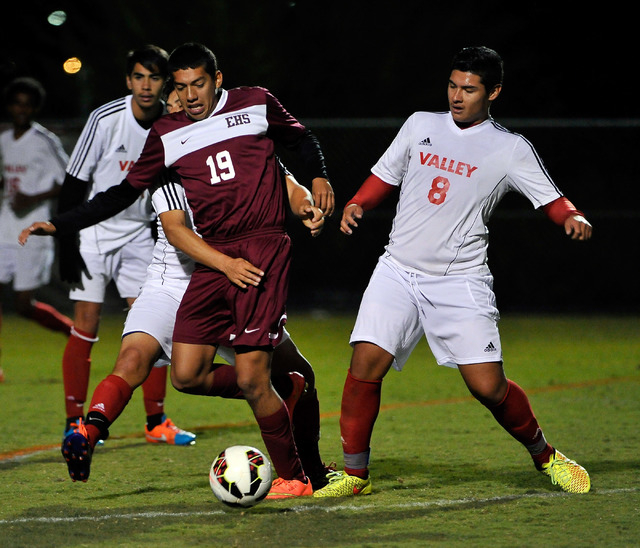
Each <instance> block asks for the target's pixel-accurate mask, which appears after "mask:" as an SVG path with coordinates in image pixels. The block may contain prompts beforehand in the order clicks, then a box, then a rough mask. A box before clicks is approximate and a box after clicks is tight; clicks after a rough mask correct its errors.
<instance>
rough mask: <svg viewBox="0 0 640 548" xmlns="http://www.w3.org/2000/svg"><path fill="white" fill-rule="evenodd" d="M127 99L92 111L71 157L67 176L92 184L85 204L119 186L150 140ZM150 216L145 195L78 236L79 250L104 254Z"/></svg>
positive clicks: (140, 229) (142, 228) (129, 237)
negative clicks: (147, 140) (98, 194)
mask: <svg viewBox="0 0 640 548" xmlns="http://www.w3.org/2000/svg"><path fill="white" fill-rule="evenodd" d="M132 100H133V99H132V96H131V95H128V96H126V97H121V98H120V99H116V100H115V101H111V102H110V103H107V104H105V105H103V106H101V107H99V108H97V109H96V110H94V111H93V112H92V113H91V114H90V116H89V119H88V120H87V123H86V124H85V126H84V129H83V130H82V133H81V134H80V138H79V139H78V142H77V143H76V146H75V148H74V150H73V152H72V154H71V159H70V161H69V164H68V166H67V173H69V174H70V175H72V176H73V177H76V178H78V179H81V180H83V181H91V189H90V192H89V196H88V198H89V199H90V198H92V197H93V196H94V195H95V194H97V193H98V192H102V191H105V190H107V189H108V188H110V187H112V186H114V185H117V184H119V183H120V182H121V181H122V180H123V179H124V178H125V177H126V175H127V173H128V172H129V170H130V169H131V168H132V167H133V164H134V163H135V162H136V160H137V159H138V156H140V152H142V147H143V146H144V143H145V141H146V139H147V135H148V134H149V130H148V129H144V128H143V127H141V126H140V124H139V123H138V122H137V121H136V119H135V117H134V115H133V111H132V109H131V101H132ZM151 218H152V216H151V203H150V198H149V194H148V193H147V192H145V193H143V194H142V196H141V197H140V198H139V199H138V200H137V201H136V202H135V203H134V204H133V205H131V206H129V207H128V208H127V209H125V210H124V211H122V212H121V213H118V214H117V215H115V216H114V217H111V218H110V219H107V220H106V221H103V222H101V223H98V224H97V225H94V226H91V227H88V228H85V229H83V230H81V231H80V249H81V250H82V251H90V252H93V253H102V254H104V253H108V252H110V251H113V250H115V249H118V248H120V247H122V246H123V245H124V244H126V243H127V242H129V241H131V240H132V239H134V238H135V237H136V236H138V235H139V234H140V233H141V232H143V231H145V230H148V227H149V221H150V219H151Z"/></svg>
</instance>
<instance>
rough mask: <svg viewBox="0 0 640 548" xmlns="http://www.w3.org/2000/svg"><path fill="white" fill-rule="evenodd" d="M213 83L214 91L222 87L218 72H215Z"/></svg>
mask: <svg viewBox="0 0 640 548" xmlns="http://www.w3.org/2000/svg"><path fill="white" fill-rule="evenodd" d="M214 81H215V83H216V89H218V88H219V87H220V86H221V85H222V73H221V72H220V71H218V72H216V77H215V78H214Z"/></svg>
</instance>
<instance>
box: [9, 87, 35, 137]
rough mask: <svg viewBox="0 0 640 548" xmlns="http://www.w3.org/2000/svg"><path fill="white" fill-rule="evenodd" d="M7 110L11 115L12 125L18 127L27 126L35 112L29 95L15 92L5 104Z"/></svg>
mask: <svg viewBox="0 0 640 548" xmlns="http://www.w3.org/2000/svg"><path fill="white" fill-rule="evenodd" d="M7 112H8V113H9V116H10V117H11V121H12V122H13V125H14V126H16V127H19V128H24V127H27V126H29V125H30V124H31V120H33V117H34V116H35V114H36V107H35V105H34V104H33V100H32V98H31V95H29V94H28V93H16V94H15V95H14V97H13V101H11V102H10V103H9V104H8V105H7Z"/></svg>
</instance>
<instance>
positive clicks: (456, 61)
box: [451, 46, 504, 92]
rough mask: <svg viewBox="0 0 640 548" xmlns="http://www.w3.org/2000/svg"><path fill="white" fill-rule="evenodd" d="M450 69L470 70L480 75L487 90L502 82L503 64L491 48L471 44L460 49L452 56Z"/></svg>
mask: <svg viewBox="0 0 640 548" xmlns="http://www.w3.org/2000/svg"><path fill="white" fill-rule="evenodd" d="M451 70H452V71H453V70H459V71H461V72H472V73H473V74H477V75H478V76H480V81H481V82H482V83H483V85H484V87H485V88H486V90H487V92H489V91H492V90H493V88H495V87H496V86H498V85H501V84H502V78H503V77H504V64H503V62H502V58H501V57H500V55H498V53H496V52H495V51H494V50H492V49H491V48H487V47H485V46H472V47H468V48H464V49H462V50H461V51H460V52H458V54H457V55H456V56H455V57H454V58H453V63H452V64H451Z"/></svg>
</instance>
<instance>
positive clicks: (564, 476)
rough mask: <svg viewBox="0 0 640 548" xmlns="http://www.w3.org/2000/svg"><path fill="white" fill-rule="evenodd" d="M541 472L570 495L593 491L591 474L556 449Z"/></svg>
mask: <svg viewBox="0 0 640 548" xmlns="http://www.w3.org/2000/svg"><path fill="white" fill-rule="evenodd" d="M540 471H541V472H542V473H543V474H544V475H546V476H549V477H550V478H551V483H553V485H559V486H560V487H561V488H562V489H563V490H564V491H567V492H568V493H588V492H589V489H591V479H589V473H588V472H587V471H586V470H585V469H584V468H583V467H582V466H580V465H579V464H578V463H577V462H576V461H574V460H571V459H569V458H567V457H565V456H564V455H563V454H562V453H560V451H557V450H555V449H554V453H553V455H552V456H551V458H550V459H549V462H547V463H545V464H543V465H542V468H541V470H540Z"/></svg>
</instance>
